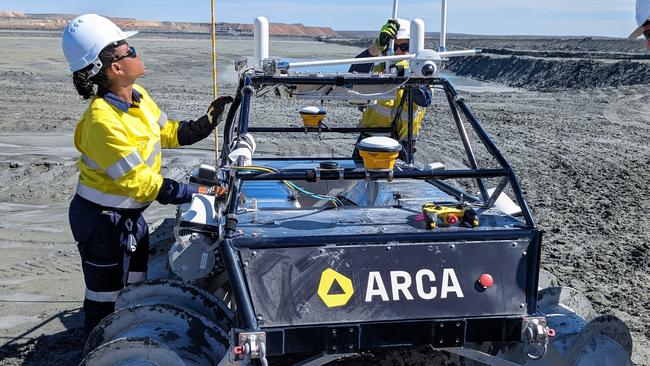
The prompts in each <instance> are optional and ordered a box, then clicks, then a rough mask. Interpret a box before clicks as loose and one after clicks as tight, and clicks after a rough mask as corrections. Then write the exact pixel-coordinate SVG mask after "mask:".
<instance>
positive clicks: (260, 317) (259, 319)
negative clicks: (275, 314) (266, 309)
mask: <svg viewBox="0 0 650 366" xmlns="http://www.w3.org/2000/svg"><path fill="white" fill-rule="evenodd" d="M255 318H256V319H257V321H264V316H263V315H262V314H257V316H256V317H255Z"/></svg>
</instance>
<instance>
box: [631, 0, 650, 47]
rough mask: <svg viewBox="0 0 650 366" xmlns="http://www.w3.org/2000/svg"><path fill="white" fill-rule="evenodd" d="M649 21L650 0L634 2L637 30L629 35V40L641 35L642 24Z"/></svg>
mask: <svg viewBox="0 0 650 366" xmlns="http://www.w3.org/2000/svg"><path fill="white" fill-rule="evenodd" d="M648 19H650V0H636V25H637V26H638V27H637V29H635V30H634V32H632V34H630V36H629V37H628V38H629V39H635V38H637V37H638V36H640V35H642V34H643V24H645V22H647V21H648Z"/></svg>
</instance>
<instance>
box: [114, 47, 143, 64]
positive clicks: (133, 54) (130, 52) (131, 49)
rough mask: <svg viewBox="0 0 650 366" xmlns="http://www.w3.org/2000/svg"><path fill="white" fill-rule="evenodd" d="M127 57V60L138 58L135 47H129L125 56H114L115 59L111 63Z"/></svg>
mask: <svg viewBox="0 0 650 366" xmlns="http://www.w3.org/2000/svg"><path fill="white" fill-rule="evenodd" d="M127 57H129V58H136V57H138V52H137V51H136V50H135V47H133V46H131V47H129V50H128V51H126V53H125V54H123V55H120V56H115V57H114V58H113V62H117V61H119V60H122V59H125V58H127Z"/></svg>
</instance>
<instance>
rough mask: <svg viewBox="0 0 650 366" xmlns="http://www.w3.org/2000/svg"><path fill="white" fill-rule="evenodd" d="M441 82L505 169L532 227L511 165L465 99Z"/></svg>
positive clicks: (448, 84)
mask: <svg viewBox="0 0 650 366" xmlns="http://www.w3.org/2000/svg"><path fill="white" fill-rule="evenodd" d="M442 83H443V86H444V87H445V90H446V91H448V92H449V93H451V96H452V97H453V100H454V104H455V105H456V106H458V107H459V108H460V110H461V111H462V112H463V114H464V115H465V117H466V118H467V120H468V121H469V122H470V124H471V125H472V128H474V131H475V132H476V134H477V135H478V137H479V139H480V140H481V142H482V143H483V145H485V148H486V149H487V150H488V152H489V153H490V154H492V156H494V158H495V159H497V161H498V162H499V164H500V165H501V167H502V168H503V169H504V170H506V171H507V175H508V178H509V180H510V185H511V187H512V190H513V192H514V194H515V196H516V199H517V203H518V204H519V207H520V208H521V212H522V214H523V215H524V219H525V220H526V224H527V225H528V226H529V227H534V226H535V220H534V219H533V216H532V215H531V213H530V209H529V208H528V204H527V203H526V200H525V199H524V195H523V193H522V192H521V186H520V185H519V181H518V180H517V177H516V176H515V173H514V171H513V170H512V167H511V166H510V164H509V163H508V161H507V160H506V158H505V157H504V156H503V154H501V152H500V151H499V149H498V148H497V146H496V145H495V144H494V142H493V141H492V139H491V138H490V136H488V134H487V132H485V130H484V129H483V127H482V126H481V122H480V121H479V120H478V118H476V116H475V115H474V113H472V110H471V109H470V108H469V107H468V106H467V104H466V103H465V99H464V98H462V97H460V96H459V95H458V93H457V92H456V89H454V87H453V86H452V85H451V83H450V82H449V81H448V80H445V79H443V80H442Z"/></svg>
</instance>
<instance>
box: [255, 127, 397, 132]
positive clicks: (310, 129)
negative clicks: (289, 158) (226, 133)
mask: <svg viewBox="0 0 650 366" xmlns="http://www.w3.org/2000/svg"><path fill="white" fill-rule="evenodd" d="M392 131H393V129H391V128H370V127H327V126H322V127H249V128H248V132H318V133H325V132H334V133H350V132H379V133H390V132H392Z"/></svg>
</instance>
